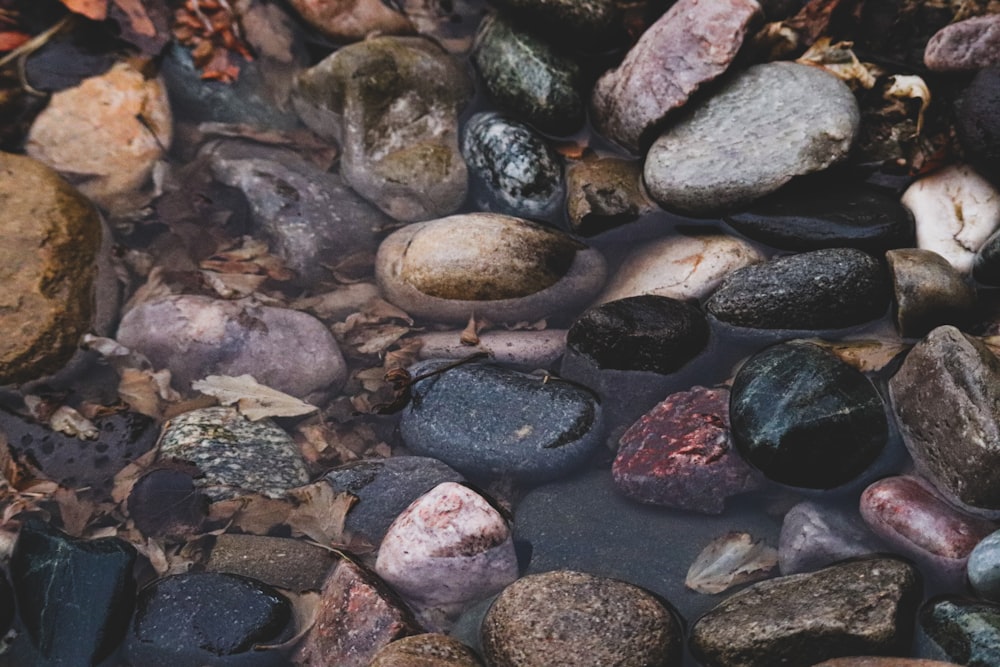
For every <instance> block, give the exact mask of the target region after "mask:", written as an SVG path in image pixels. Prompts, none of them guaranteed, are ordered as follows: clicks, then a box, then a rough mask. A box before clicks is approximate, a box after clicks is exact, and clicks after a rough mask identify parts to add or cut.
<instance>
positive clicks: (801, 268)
mask: <svg viewBox="0 0 1000 667" xmlns="http://www.w3.org/2000/svg"><path fill="white" fill-rule="evenodd" d="M888 305H889V289H888V281H887V280H886V275H885V270H884V269H883V268H882V267H881V266H880V265H879V263H878V262H877V261H876V260H875V258H873V257H872V256H871V255H867V254H865V253H863V252H861V251H860V250H854V249H851V248H834V249H830V250H814V251H812V252H804V253H800V254H798V255H790V256H785V257H779V258H777V259H772V260H771V261H769V262H765V263H763V264H757V265H754V266H748V267H745V268H742V269H737V270H736V271H733V272H732V273H730V274H729V275H728V276H727V277H726V278H725V280H724V281H723V282H722V285H721V286H720V287H719V289H717V290H716V291H715V293H714V294H712V296H711V297H710V298H709V299H708V301H707V302H706V303H705V309H706V310H707V311H708V312H709V313H710V314H711V315H714V316H715V317H717V318H718V319H720V320H722V321H723V322H726V323H728V324H732V325H735V326H739V327H751V328H757V329H835V328H842V327H848V326H851V325H854V324H861V323H862V322H868V321H870V320H873V319H875V318H877V317H880V316H881V315H883V314H884V313H885V310H886V307H887V306H888Z"/></svg>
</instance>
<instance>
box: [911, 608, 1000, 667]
mask: <svg viewBox="0 0 1000 667" xmlns="http://www.w3.org/2000/svg"><path fill="white" fill-rule="evenodd" d="M919 622H920V627H921V629H922V630H923V631H924V633H925V634H926V635H927V637H928V638H929V639H930V640H931V641H932V642H933V643H934V644H936V645H937V647H938V648H939V649H940V650H941V651H942V652H943V655H941V656H936V657H940V658H941V659H945V660H951V661H953V662H955V663H958V664H961V665H968V666H969V667H996V666H997V665H1000V605H996V604H990V603H988V602H982V601H980V600H973V599H969V598H962V597H959V596H951V595H949V596H942V597H937V598H934V599H931V600H929V601H928V602H927V603H926V604H925V605H924V607H923V608H922V609H921V610H920V617H919Z"/></svg>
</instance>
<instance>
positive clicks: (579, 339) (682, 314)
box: [566, 294, 709, 374]
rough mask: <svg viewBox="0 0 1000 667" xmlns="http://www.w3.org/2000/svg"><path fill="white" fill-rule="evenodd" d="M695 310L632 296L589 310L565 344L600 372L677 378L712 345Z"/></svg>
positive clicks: (658, 298) (661, 299)
mask: <svg viewBox="0 0 1000 667" xmlns="http://www.w3.org/2000/svg"><path fill="white" fill-rule="evenodd" d="M708 333H709V329H708V321H707V320H706V319H705V315H704V314H702V312H701V311H700V310H698V309H697V308H696V307H694V306H692V305H689V304H687V303H684V302H683V301H678V300H677V299H671V298H669V297H665V296H656V295H652V294H647V295H643V296H633V297H628V298H626V299H619V300H617V301H610V302H608V303H605V304H602V305H600V306H597V307H596V308H591V309H590V310H588V311H587V312H585V313H584V314H583V315H581V316H580V318H579V319H577V321H576V322H574V323H573V326H571V327H570V329H569V333H568V334H567V336H566V345H567V346H568V347H570V348H571V349H573V350H575V351H576V352H579V353H581V354H584V355H586V356H587V357H589V358H591V359H593V361H594V363H596V364H597V365H598V367H600V368H610V369H615V370H623V371H653V372H656V373H663V374H668V373H673V372H674V371H676V370H678V369H679V368H681V367H682V366H683V365H684V364H686V363H687V362H689V361H690V360H691V359H693V358H694V357H695V356H697V355H698V353H699V352H701V351H702V350H703V349H704V348H705V345H706V344H707V343H708Z"/></svg>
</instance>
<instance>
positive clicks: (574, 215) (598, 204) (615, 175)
mask: <svg viewBox="0 0 1000 667" xmlns="http://www.w3.org/2000/svg"><path fill="white" fill-rule="evenodd" d="M655 209H656V204H655V203H654V202H653V201H652V200H651V199H650V198H649V195H648V194H646V188H645V186H644V185H643V184H642V163H641V162H639V161H638V160H625V159H622V158H617V157H599V158H594V159H586V158H585V159H583V160H580V161H576V162H574V163H573V164H572V165H571V166H570V167H569V168H568V169H567V170H566V215H567V217H568V218H569V224H570V226H571V227H572V229H573V231H574V232H576V233H577V234H582V235H583V236H594V235H596V234H600V233H601V232H604V231H607V230H609V229H612V228H614V227H619V226H621V225H624V224H627V223H629V222H633V221H635V220H638V219H639V216H641V215H643V214H645V213H649V212H650V211H653V210H655Z"/></svg>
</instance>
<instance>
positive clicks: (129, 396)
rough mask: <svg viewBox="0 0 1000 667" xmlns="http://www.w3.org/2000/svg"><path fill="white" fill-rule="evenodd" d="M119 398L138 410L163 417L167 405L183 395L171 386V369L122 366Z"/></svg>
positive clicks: (156, 417) (156, 416)
mask: <svg viewBox="0 0 1000 667" xmlns="http://www.w3.org/2000/svg"><path fill="white" fill-rule="evenodd" d="M118 398H120V399H121V400H122V401H123V402H125V403H128V405H129V406H130V407H131V408H132V409H133V410H135V411H136V412H139V413H142V414H144V415H146V416H147V417H153V418H154V419H161V418H162V417H163V416H164V414H165V412H166V406H167V405H168V404H170V403H175V402H177V401H179V400H181V395H180V394H179V393H177V391H175V390H174V389H173V388H172V387H171V386H170V371H169V370H167V369H163V370H159V371H152V370H149V369H138V368H127V367H126V368H122V369H121V370H120V371H119V381H118Z"/></svg>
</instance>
